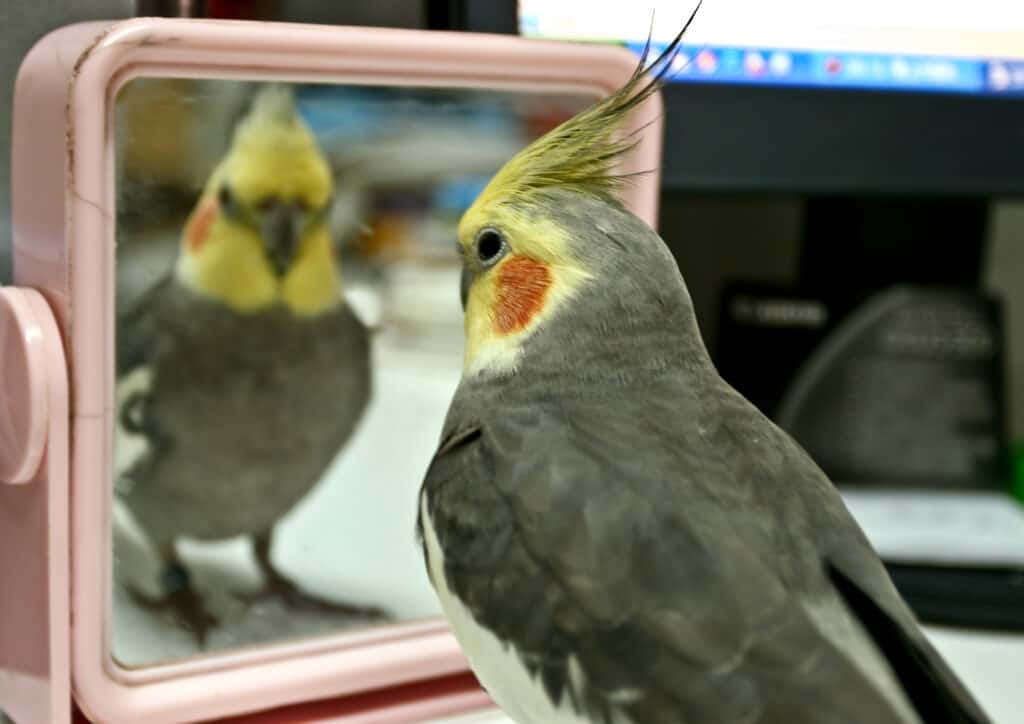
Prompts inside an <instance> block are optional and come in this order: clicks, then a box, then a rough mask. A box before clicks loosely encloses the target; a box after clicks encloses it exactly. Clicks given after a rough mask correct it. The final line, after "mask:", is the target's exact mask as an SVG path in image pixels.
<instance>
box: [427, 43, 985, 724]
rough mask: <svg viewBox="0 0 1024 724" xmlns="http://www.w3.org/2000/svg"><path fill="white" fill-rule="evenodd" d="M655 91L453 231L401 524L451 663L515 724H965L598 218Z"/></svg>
mask: <svg viewBox="0 0 1024 724" xmlns="http://www.w3.org/2000/svg"><path fill="white" fill-rule="evenodd" d="M679 41H680V38H678V37H677V38H676V40H675V42H674V43H672V45H670V46H669V48H668V50H667V51H666V53H667V55H666V56H664V57H661V58H659V59H658V61H656V62H655V67H659V66H660V65H661V64H662V63H664V64H665V66H663V67H670V65H669V63H668V62H667V61H669V60H670V59H671V57H672V53H673V51H674V50H675V48H676V47H677V45H678V43H679ZM656 90H657V83H656V82H648V81H646V80H645V75H644V74H643V73H642V72H640V70H639V69H638V71H637V73H636V75H635V76H634V77H633V78H632V80H630V81H629V82H628V83H627V84H626V85H625V86H624V87H623V88H622V89H621V90H620V91H618V92H617V93H614V94H612V95H611V96H609V97H608V98H607V99H605V100H604V101H601V102H600V103H598V104H597V105H595V106H593V107H592V108H590V109H589V110H587V111H584V112H583V113H581V114H579V115H577V116H576V117H575V118H573V119H572V120H570V121H568V122H566V123H565V124H563V125H562V126H560V127H559V128H557V129H555V130H554V131H552V132H551V133H549V134H548V135H546V136H544V137H542V138H541V139H539V140H538V141H536V142H534V143H533V144H532V145H531V146H529V147H528V148H527V149H526V150H524V151H523V152H521V153H520V154H519V155H517V156H516V157H514V158H513V159H512V160H511V161H510V162H509V163H508V164H506V166H505V167H504V168H503V169H502V170H501V171H500V172H499V173H498V174H497V175H496V176H495V177H494V178H493V179H492V181H491V183H490V184H489V186H488V187H487V188H486V189H485V190H484V192H483V193H482V194H481V195H480V197H479V198H478V199H477V200H476V202H475V203H474V204H473V206H472V207H471V208H470V209H469V210H468V211H467V212H466V214H465V215H464V216H463V217H462V221H461V223H460V226H459V249H460V252H461V255H462V259H463V265H464V283H463V300H464V304H465V329H466V356H465V369H464V372H463V376H462V381H461V383H460V385H459V388H458V390H457V392H456V394H455V397H454V400H453V401H452V405H451V409H450V410H449V412H448V416H447V420H446V422H445V425H444V430H443V433H442V441H441V444H440V448H439V450H438V452H437V454H436V455H435V457H434V459H433V461H432V463H431V466H430V469H429V471H428V473H427V475H426V478H425V481H424V483H423V488H422V492H421V495H420V516H419V525H420V531H421V533H422V540H423V546H424V553H425V557H426V563H427V570H428V572H429V574H430V577H431V581H432V582H433V584H434V587H435V589H436V591H437V593H438V596H439V598H440V600H441V603H442V605H443V608H444V611H445V614H446V615H447V617H448V620H449V621H450V622H451V624H452V628H453V630H454V633H455V635H456V637H457V638H458V640H459V642H460V644H461V645H462V648H463V650H464V651H465V653H466V655H467V657H468V659H469V662H470V664H471V666H472V667H473V669H474V671H475V672H476V674H477V676H478V677H479V678H480V681H481V683H482V684H483V685H484V686H485V687H486V688H487V690H488V691H489V692H490V693H491V695H492V696H493V697H494V699H495V700H496V701H497V703H498V704H499V705H500V706H501V707H502V708H503V709H504V710H505V711H506V712H507V713H508V714H509V715H510V716H511V717H512V718H513V719H515V721H517V722H519V724H588V723H593V724H617V723H620V722H623V723H624V722H632V723H633V724H684V723H685V724H738V723H740V722H744V723H746V724H796V723H798V722H799V723H802V724H811V723H812V722H813V723H815V724H849V723H851V722H858V723H867V722H871V723H872V724H882V723H884V724H922V723H927V724H931V723H932V722H961V723H963V724H967V723H971V724H981V723H982V722H986V721H987V718H986V717H985V715H984V713H983V712H982V711H981V710H980V709H979V707H978V705H977V704H976V703H975V702H974V701H973V700H972V699H971V697H970V695H969V694H968V693H967V692H966V691H965V690H964V688H963V686H962V685H961V684H960V682H959V681H958V680H957V678H956V676H955V675H954V674H953V672H952V671H951V670H950V669H949V668H948V667H947V666H946V664H945V663H944V662H943V661H942V659H941V658H940V656H939V655H938V654H937V653H936V652H935V650H934V649H933V648H932V647H931V645H930V644H929V643H928V641H927V639H926V638H925V636H924V634H923V633H922V631H921V630H920V628H919V627H918V625H917V623H916V621H915V620H914V616H913V614H912V613H911V611H910V609H909V608H908V607H907V605H906V604H905V603H904V601H903V600H902V599H901V598H900V595H899V593H898V592H897V591H896V589H895V588H894V587H893V584H892V582H891V581H890V579H889V577H888V575H887V574H886V570H885V567H884V566H883V565H882V563H881V561H880V560H879V559H878V556H877V555H876V553H875V552H874V551H873V550H872V548H871V546H870V545H869V543H868V541H867V540H866V538H865V537H864V534H863V533H862V532H861V530H860V529H859V528H858V526H857V524H856V523H855V522H854V520H853V518H852V517H851V516H850V514H849V512H848V511H847V510H846V508H845V507H844V506H843V503H842V500H841V499H840V496H839V494H838V492H837V491H836V489H835V488H834V487H833V485H832V483H831V482H830V481H829V480H828V479H827V478H826V477H825V475H824V474H823V473H822V472H821V470H820V469H818V467H817V466H816V465H815V464H814V462H813V461H812V460H811V459H810V458H808V456H807V455H806V453H805V452H804V451H803V450H802V449H800V447H799V446H798V445H796V443H794V442H793V440H792V439H791V438H790V437H789V436H788V435H786V434H785V433H784V432H783V431H781V430H780V429H779V428H778V427H776V426H775V425H774V424H772V423H771V422H770V421H769V420H768V419H766V418H765V417H764V416H763V415H761V413H760V412H758V410H757V409H755V408H754V407H753V406H752V405H751V404H750V403H749V402H747V401H746V400H745V399H743V398H742V397H741V396H740V395H738V394H737V393H736V392H735V390H733V389H732V388H731V387H729V385H728V384H726V383H725V382H724V381H723V380H722V379H721V377H719V375H718V373H717V371H716V370H715V368H714V366H713V365H712V362H711V360H710V358H709V357H708V354H707V351H706V349H705V347H704V343H703V341H702V340H701V337H700V332H699V330H698V328H697V323H696V319H695V317H694V312H693V307H692V304H691V301H690V297H689V294H688V293H687V290H686V285H685V283H684V281H683V279H682V277H681V276H680V274H679V269H678V267H677V266H676V263H675V261H674V259H673V258H672V255H671V254H670V252H669V250H668V248H667V247H666V246H665V244H664V242H663V241H662V240H661V239H660V238H659V237H658V235H657V234H655V233H654V232H653V231H652V230H651V229H650V228H649V227H648V226H647V225H645V224H644V223H643V222H642V221H640V220H639V219H637V218H636V217H635V216H634V215H633V214H631V213H630V212H629V211H628V210H626V209H625V208H624V207H623V205H622V204H621V203H620V201H619V200H618V198H617V193H616V192H617V188H618V184H619V183H620V182H621V181H622V177H621V176H617V175H616V168H615V164H616V160H617V159H618V158H619V157H620V156H621V155H622V154H623V153H625V152H626V151H627V150H628V149H629V147H630V142H631V140H634V139H630V138H626V139H622V138H621V137H619V136H617V135H616V134H617V132H618V131H619V129H620V128H621V127H622V125H623V123H624V120H625V118H626V117H627V115H628V114H629V113H630V112H631V111H632V110H633V109H635V108H636V107H637V106H638V105H639V104H640V103H641V102H642V101H643V100H644V99H646V98H648V97H649V96H650V95H651V94H652V93H654V92H655V91H656Z"/></svg>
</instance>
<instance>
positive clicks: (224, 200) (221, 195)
mask: <svg viewBox="0 0 1024 724" xmlns="http://www.w3.org/2000/svg"><path fill="white" fill-rule="evenodd" d="M217 203H219V204H220V207H221V208H222V209H228V208H231V206H232V205H233V203H234V199H233V198H232V197H231V189H229V188H228V185H227V184H224V185H223V186H221V187H220V191H218V192H217Z"/></svg>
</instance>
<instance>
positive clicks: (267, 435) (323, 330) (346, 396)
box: [117, 85, 373, 639]
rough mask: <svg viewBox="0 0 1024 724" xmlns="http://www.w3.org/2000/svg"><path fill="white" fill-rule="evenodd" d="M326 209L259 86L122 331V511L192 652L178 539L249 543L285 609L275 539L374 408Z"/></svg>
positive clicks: (366, 359)
mask: <svg viewBox="0 0 1024 724" xmlns="http://www.w3.org/2000/svg"><path fill="white" fill-rule="evenodd" d="M331 195H332V178H331V173H330V169H329V168H328V165H327V163H326V161H325V160H324V158H323V156H322V155H321V153H320V150H319V148H318V146H317V143H316V141H315V139H314V137H313V135H312V134H311V132H310V131H309V129H308V128H307V127H306V125H305V124H304V123H303V121H302V120H301V119H300V118H299V116H298V114H297V112H296V110H295V107H294V104H293V101H292V97H291V92H290V90H289V89H288V88H287V87H284V86H275V85H269V86H265V87H264V88H263V89H262V90H261V91H260V92H259V93H258V94H257V95H256V96H255V98H254V101H253V104H252V108H251V110H250V111H249V113H248V115H247V116H246V117H245V118H243V119H242V121H241V122H240V123H239V125H238V127H237V129H236V131H235V133H234V138H233V142H232V145H231V147H230V149H229V151H228V153H227V155H226V157H225V158H224V159H223V161H222V162H221V163H220V164H219V165H218V166H217V168H216V169H215V171H214V172H213V174H212V175H211V177H210V179H209V182H208V183H207V185H206V187H205V190H204V191H203V193H202V195H201V197H200V198H199V201H198V203H197V205H196V207H195V209H194V211H193V212H192V214H191V216H190V217H189V219H188V221H187V223H186V225H185V227H184V232H183V234H182V238H181V244H180V251H179V255H178V258H177V262H176V264H175V266H174V269H173V273H172V274H171V275H170V276H169V277H168V278H167V279H166V280H165V282H163V283H162V284H160V285H158V286H157V287H156V288H155V289H154V291H153V292H152V293H151V294H149V295H148V296H147V297H145V298H144V299H143V301H142V302H141V303H139V304H137V305H136V306H135V307H134V308H133V309H132V310H131V311H130V312H129V313H127V314H125V315H123V316H122V318H121V319H119V324H118V327H119V329H118V342H117V355H118V359H117V367H118V374H119V382H118V387H119V390H120V394H119V396H120V397H121V398H122V401H121V405H120V420H121V423H122V426H123V429H124V431H125V432H126V433H129V434H131V433H133V434H135V435H141V436H142V437H143V439H144V442H145V448H146V449H145V452H144V453H143V454H142V455H141V457H140V458H139V459H138V460H136V461H135V462H134V463H133V464H132V466H131V467H130V468H129V469H128V470H127V471H126V473H125V474H124V475H123V476H122V478H121V480H120V481H119V485H118V488H119V492H120V497H121V499H122V500H123V501H124V503H125V504H126V506H127V507H128V509H129V510H130V511H131V513H132V514H133V515H134V517H135V519H136V520H137V522H138V523H139V524H140V526H141V528H142V529H144V531H145V532H146V533H147V534H148V536H149V538H150V540H151V542H152V543H153V545H154V547H155V548H156V549H157V551H158V553H159V555H160V556H161V558H162V560H164V561H166V564H167V568H166V571H165V575H164V576H163V587H164V589H165V591H164V592H165V594H166V596H167V599H166V600H169V601H173V602H175V603H176V604H178V605H179V607H180V608H181V609H182V610H183V611H186V612H187V614H188V617H189V619H190V620H189V621H188V623H189V624H190V625H192V626H194V627H195V628H196V630H197V633H198V634H199V636H200V639H202V637H203V634H204V631H205V628H206V626H207V625H208V624H209V623H211V622H212V621H211V618H210V617H209V616H208V615H207V614H206V613H205V612H204V611H203V609H202V605H201V602H200V601H199V600H198V598H197V597H196V594H195V593H194V592H193V590H192V588H191V587H190V585H189V580H188V574H187V571H186V569H185V568H184V567H183V566H182V565H181V564H180V563H179V562H178V560H177V557H176V555H175V540H176V539H177V538H178V537H180V536H187V537H190V538H194V539H201V540H214V539H225V538H229V537H232V536H237V535H241V534H248V535H251V536H253V537H254V551H255V554H256V560H257V562H258V564H259V565H260V568H261V570H262V573H263V575H264V578H265V579H266V584H267V588H268V590H273V591H274V592H276V593H281V594H284V595H285V596H286V598H287V599H288V600H290V601H293V602H294V601H295V600H296V599H297V598H298V597H299V596H300V594H299V592H298V591H297V590H296V589H295V587H294V586H293V585H292V584H291V583H290V582H288V581H287V579H285V578H284V577H283V576H282V575H280V574H279V573H278V572H277V571H276V570H275V569H274V567H273V565H272V563H271V558H270V551H271V543H272V532H273V529H274V525H275V524H276V523H277V521H279V520H280V519H281V517H282V516H284V515H285V514H286V513H287V512H288V511H289V510H290V509H291V508H292V507H293V506H294V505H295V504H296V503H297V502H298V501H299V500H301V499H302V498H303V496H305V495H306V493H308V492H309V491H310V489H311V488H312V487H313V486H314V485H315V484H316V483H317V481H318V480H319V479H320V477H321V475H322V474H323V473H324V471H325V469H326V468H327V466H328V464H329V463H330V462H331V461H332V459H333V458H334V457H335V456H336V455H337V454H338V452H339V451H340V450H341V449H342V448H343V447H344V445H345V442H346V440H348V438H349V436H350V435H351V434H352V433H353V430H354V429H355V427H356V424H357V423H358V421H359V419H360V417H361V415H362V413H363V411H364V408H365V407H366V405H367V401H368V399H369V396H370V390H371V371H370V348H369V339H368V333H367V330H366V328H365V327H364V326H363V324H362V323H361V322H360V321H359V320H358V319H357V317H356V316H355V315H354V314H353V312H352V310H351V309H350V308H349V307H348V305H347V304H346V302H345V300H344V298H343V296H342V289H341V279H340V268H339V260H338V259H337V258H336V256H335V253H334V249H333V247H332V243H331V239H330V238H329V235H328V231H327V224H326V217H327V212H328V207H329V204H330V200H331ZM136 388H138V389H136ZM130 390H135V391H130ZM126 439H127V436H126ZM338 607H339V608H343V607H341V606H338ZM345 610H355V611H358V612H360V613H368V614H369V613H373V612H370V611H364V610H361V609H348V608H346V609H345Z"/></svg>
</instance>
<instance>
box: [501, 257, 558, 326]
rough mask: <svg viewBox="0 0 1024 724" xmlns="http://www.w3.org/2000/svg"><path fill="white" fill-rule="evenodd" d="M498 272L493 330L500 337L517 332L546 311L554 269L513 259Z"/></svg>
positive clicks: (524, 260)
mask: <svg viewBox="0 0 1024 724" xmlns="http://www.w3.org/2000/svg"><path fill="white" fill-rule="evenodd" d="M497 272H498V284H497V295H496V297H497V298H496V301H495V305H494V307H495V308H494V329H495V331H496V332H497V333H498V334H511V333H512V332H518V331H519V330H521V329H523V328H524V327H526V325H527V324H529V323H530V320H531V319H533V318H534V317H535V316H537V314H538V312H540V311H541V310H542V309H543V308H544V299H545V297H547V293H548V289H549V288H550V287H551V270H550V269H548V267H547V265H546V264H542V263H541V262H539V261H535V260H533V259H528V258H526V257H523V256H514V257H512V258H511V259H509V260H508V261H506V262H505V263H504V264H502V265H501V266H500V267H499V268H498V270H497Z"/></svg>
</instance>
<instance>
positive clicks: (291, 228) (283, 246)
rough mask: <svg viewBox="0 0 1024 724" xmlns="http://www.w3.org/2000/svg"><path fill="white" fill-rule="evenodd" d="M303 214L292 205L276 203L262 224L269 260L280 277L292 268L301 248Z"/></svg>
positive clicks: (266, 213)
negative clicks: (300, 236)
mask: <svg viewBox="0 0 1024 724" xmlns="http://www.w3.org/2000/svg"><path fill="white" fill-rule="evenodd" d="M302 217H303V212H302V210H301V209H299V208H298V207H296V206H294V205H292V204H284V203H276V204H274V205H273V206H271V207H270V208H269V209H267V211H266V212H264V215H263V221H262V224H261V227H262V232H263V243H264V244H265V245H266V249H267V259H268V260H269V261H270V265H271V266H272V267H273V268H274V272H275V273H276V274H277V276H279V277H283V276H284V275H285V274H287V273H288V269H289V268H291V265H292V262H293V261H294V260H295V254H296V252H297V251H298V248H299V235H300V234H301V232H302V220H303V219H302Z"/></svg>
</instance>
